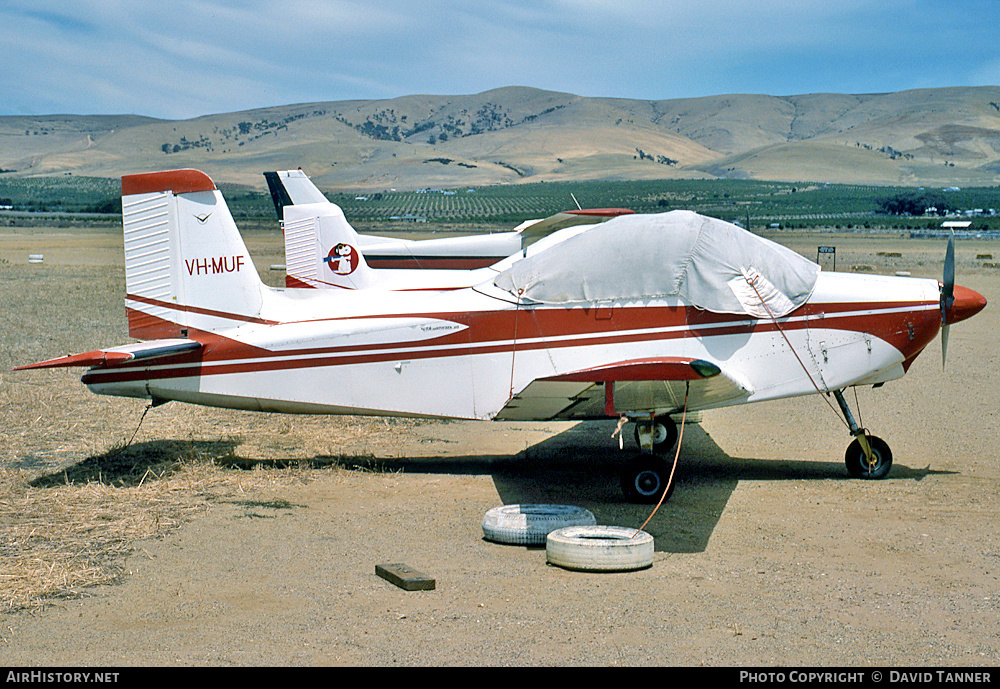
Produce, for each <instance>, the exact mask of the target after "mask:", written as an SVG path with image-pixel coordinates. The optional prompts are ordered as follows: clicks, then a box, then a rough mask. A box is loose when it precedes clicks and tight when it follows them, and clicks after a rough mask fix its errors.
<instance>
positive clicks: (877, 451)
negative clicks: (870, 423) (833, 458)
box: [844, 435, 892, 479]
mask: <svg viewBox="0 0 1000 689" xmlns="http://www.w3.org/2000/svg"><path fill="white" fill-rule="evenodd" d="M866 437H867V438H868V446H869V447H870V448H871V451H872V458H871V461H869V460H868V458H867V457H866V456H865V451H864V449H863V448H862V447H861V442H860V441H859V440H858V439H857V438H855V439H854V441H853V442H852V443H851V444H850V445H848V446H847V452H845V453H844V462H845V463H846V464H847V473H849V474H850V475H851V476H853V477H854V478H863V479H880V478H885V477H886V476H888V475H889V470H890V469H891V468H892V451H891V450H890V449H889V446H888V445H886V443H885V441H884V440H882V439H881V438H876V437H875V436H874V435H869V436H866Z"/></svg>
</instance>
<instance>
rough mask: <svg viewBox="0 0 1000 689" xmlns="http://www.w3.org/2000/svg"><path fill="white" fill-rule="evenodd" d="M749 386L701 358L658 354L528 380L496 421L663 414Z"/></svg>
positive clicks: (739, 395) (710, 403)
mask: <svg viewBox="0 0 1000 689" xmlns="http://www.w3.org/2000/svg"><path fill="white" fill-rule="evenodd" d="M749 394H750V387H749V386H748V385H747V384H745V383H743V382H741V381H740V380H738V378H737V377H736V376H734V375H731V374H729V373H727V372H726V371H724V370H723V369H722V368H721V367H719V366H718V365H716V364H714V363H712V362H710V361H706V360H704V359H692V358H684V357H660V358H651V359H636V360H631V361H621V362H615V363H611V364H605V365H602V366H596V367H592V368H587V369H581V370H579V371H571V372H568V373H563V374H559V375H556V376H547V377H545V378H538V379H536V380H533V381H532V382H531V383H529V384H528V385H527V386H525V387H524V389H522V390H521V391H520V392H519V393H518V394H516V395H514V397H512V398H511V399H510V400H509V401H508V402H507V404H506V405H505V406H504V408H503V409H502V410H501V411H500V413H499V414H498V415H497V416H496V419H498V420H503V421H530V420H555V419H596V418H607V417H612V416H621V415H648V414H655V415H661V416H662V415H664V414H672V413H677V412H680V411H681V410H682V409H683V408H684V399H685V395H686V396H687V402H688V410H689V411H695V410H699V409H709V408H712V407H718V406H725V405H726V404H727V403H730V402H732V401H734V400H739V399H746V397H748V396H749Z"/></svg>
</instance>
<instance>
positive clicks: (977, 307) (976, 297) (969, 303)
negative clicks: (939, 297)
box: [945, 285, 986, 325]
mask: <svg viewBox="0 0 1000 689" xmlns="http://www.w3.org/2000/svg"><path fill="white" fill-rule="evenodd" d="M985 307H986V297H984V296H983V295H981V294H980V293H979V292H976V291H975V290H971V289H969V288H968V287H962V286H961V285H955V301H954V302H953V303H952V305H951V306H950V307H949V308H948V310H947V313H946V315H945V324H946V325H951V324H952V323H958V322H959V321H964V320H965V319H966V318H972V317H973V316H975V315H976V314H977V313H979V312H980V311H982V310H983V309H984V308H985Z"/></svg>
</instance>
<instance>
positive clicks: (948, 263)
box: [941, 230, 955, 368]
mask: <svg viewBox="0 0 1000 689" xmlns="http://www.w3.org/2000/svg"><path fill="white" fill-rule="evenodd" d="M954 303H955V230H952V231H951V235H949V237H948V249H947V250H946V251H945V254H944V276H943V279H942V280H941V368H944V364H945V359H946V358H947V356H948V330H949V326H948V311H949V309H951V305H952V304H954Z"/></svg>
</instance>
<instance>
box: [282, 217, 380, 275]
mask: <svg viewBox="0 0 1000 689" xmlns="http://www.w3.org/2000/svg"><path fill="white" fill-rule="evenodd" d="M284 216H285V218H284V220H283V221H282V229H283V230H284V233H285V285H286V286H288V287H305V288H317V287H318V288H324V287H341V288H344V289H361V288H364V287H369V286H371V282H372V279H371V273H370V269H369V267H368V264H367V263H366V262H365V258H364V256H362V255H361V251H360V249H359V243H360V242H359V237H358V233H357V232H355V231H354V228H353V227H351V224H350V223H349V222H347V218H346V217H344V211H342V210H341V209H340V206H338V205H336V204H333V203H330V202H328V201H326V202H323V203H310V204H303V205H300V204H295V205H292V206H285V209H284Z"/></svg>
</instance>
